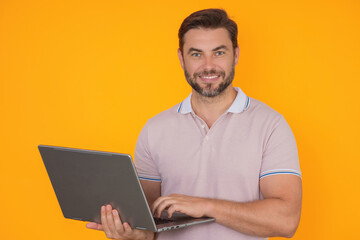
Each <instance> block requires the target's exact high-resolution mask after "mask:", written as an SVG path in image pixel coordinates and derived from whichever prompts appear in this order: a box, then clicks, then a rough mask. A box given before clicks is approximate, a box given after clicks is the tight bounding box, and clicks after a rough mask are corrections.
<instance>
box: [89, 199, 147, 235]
mask: <svg viewBox="0 0 360 240" xmlns="http://www.w3.org/2000/svg"><path fill="white" fill-rule="evenodd" d="M86 227H87V228H90V229H94V230H100V231H104V232H105V234H106V237H107V238H110V239H124V240H125V239H139V240H140V239H141V240H144V239H149V240H150V239H153V238H154V233H153V232H149V231H144V230H138V229H132V228H131V227H130V225H129V224H128V223H126V222H125V223H122V222H121V220H120V217H119V213H118V212H117V211H116V210H115V209H112V207H111V206H110V205H106V206H102V207H101V224H98V223H94V222H92V223H88V224H86Z"/></svg>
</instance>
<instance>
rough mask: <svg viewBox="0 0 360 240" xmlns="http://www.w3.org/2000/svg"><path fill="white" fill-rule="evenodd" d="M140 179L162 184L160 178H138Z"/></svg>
mask: <svg viewBox="0 0 360 240" xmlns="http://www.w3.org/2000/svg"><path fill="white" fill-rule="evenodd" d="M138 178H139V179H140V180H147V181H154V182H161V178H159V177H148V176H138Z"/></svg>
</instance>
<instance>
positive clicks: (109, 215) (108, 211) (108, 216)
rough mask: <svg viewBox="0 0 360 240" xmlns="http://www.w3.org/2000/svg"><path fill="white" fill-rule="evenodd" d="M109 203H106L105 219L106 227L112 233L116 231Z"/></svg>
mask: <svg viewBox="0 0 360 240" xmlns="http://www.w3.org/2000/svg"><path fill="white" fill-rule="evenodd" d="M112 210H113V209H112V207H111V205H110V204H109V205H106V221H107V225H108V228H109V230H110V232H111V235H113V234H114V233H115V232H116V227H115V222H114V214H113V211H112Z"/></svg>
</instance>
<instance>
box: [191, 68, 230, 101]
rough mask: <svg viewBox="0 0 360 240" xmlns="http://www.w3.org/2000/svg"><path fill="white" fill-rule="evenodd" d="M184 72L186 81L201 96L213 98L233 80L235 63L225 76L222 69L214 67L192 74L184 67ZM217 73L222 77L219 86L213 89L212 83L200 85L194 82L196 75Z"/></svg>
mask: <svg viewBox="0 0 360 240" xmlns="http://www.w3.org/2000/svg"><path fill="white" fill-rule="evenodd" d="M184 73H185V78H186V81H187V82H188V83H189V85H190V86H191V87H192V89H194V90H195V91H196V92H198V93H199V94H200V95H201V96H203V97H208V98H213V97H216V96H218V95H220V93H222V92H223V91H224V90H225V89H226V88H227V87H228V86H229V85H230V84H231V83H232V81H233V80H234V76H235V63H233V66H232V68H231V71H230V72H229V75H228V76H225V72H224V71H216V70H215V69H213V70H210V71H206V70H205V71H202V72H195V73H194V74H193V76H191V75H190V74H189V72H188V71H187V70H186V67H184ZM214 74H216V75H219V76H221V77H222V78H223V81H222V82H221V83H220V84H219V86H218V87H217V88H215V89H212V86H213V85H214V84H213V83H207V84H206V86H205V87H201V86H200V84H198V83H197V82H196V78H197V77H198V76H207V75H214Z"/></svg>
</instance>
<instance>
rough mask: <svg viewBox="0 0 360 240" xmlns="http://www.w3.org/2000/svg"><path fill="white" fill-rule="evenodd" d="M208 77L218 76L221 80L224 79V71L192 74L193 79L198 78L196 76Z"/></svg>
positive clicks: (205, 71) (213, 70)
mask: <svg viewBox="0 0 360 240" xmlns="http://www.w3.org/2000/svg"><path fill="white" fill-rule="evenodd" d="M208 75H220V76H222V77H223V78H225V72H224V71H216V70H215V69H212V70H209V71H207V70H204V71H201V72H196V73H194V74H193V76H194V78H196V77H198V76H208Z"/></svg>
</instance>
